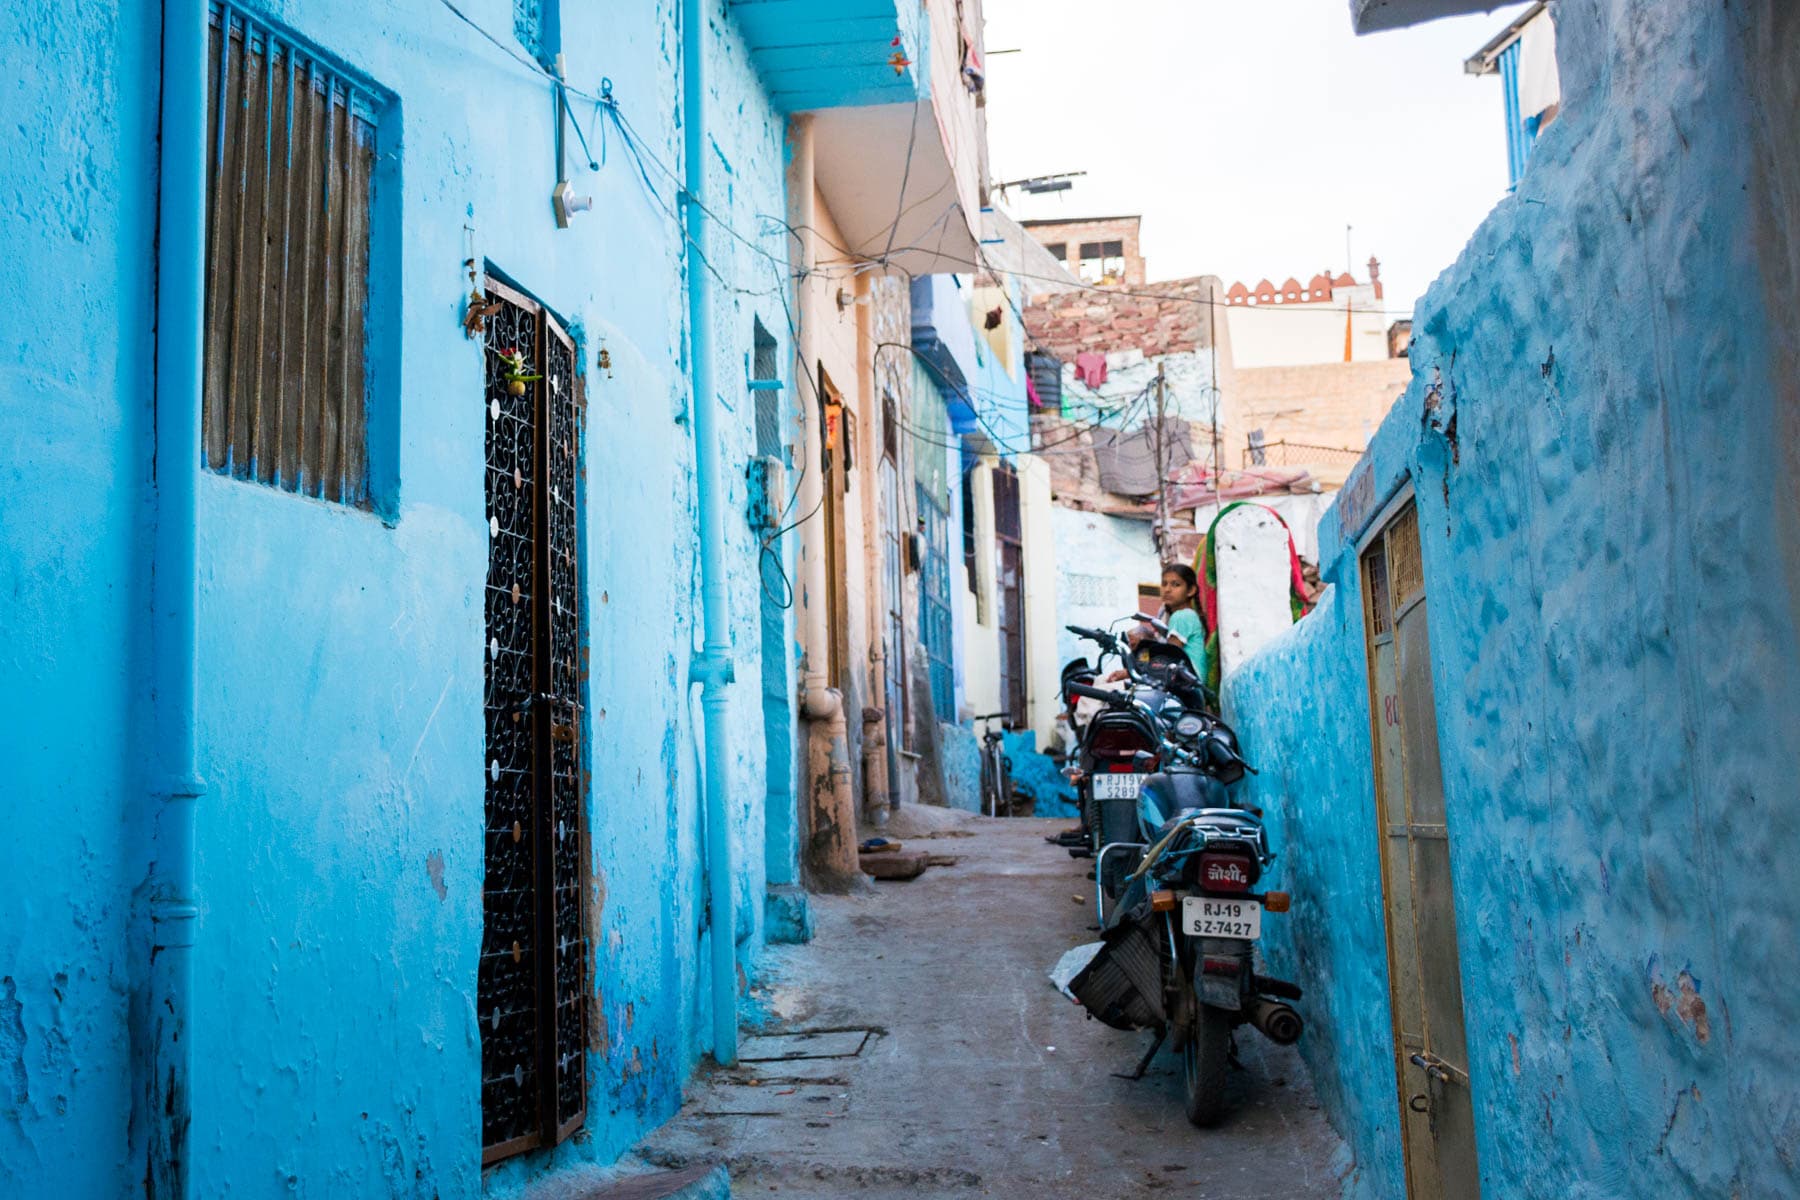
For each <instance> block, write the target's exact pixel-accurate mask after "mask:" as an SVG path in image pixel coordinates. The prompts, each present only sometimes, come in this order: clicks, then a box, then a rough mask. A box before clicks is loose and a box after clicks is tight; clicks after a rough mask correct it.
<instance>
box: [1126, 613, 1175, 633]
mask: <svg viewBox="0 0 1800 1200" xmlns="http://www.w3.org/2000/svg"><path fill="white" fill-rule="evenodd" d="M1134 615H1135V616H1136V618H1137V619H1138V620H1140V621H1142V622H1143V623H1144V624H1146V625H1148V626H1149V627H1150V628H1152V629H1154V630H1156V632H1158V633H1167V632H1169V627H1168V626H1167V625H1164V624H1163V623H1162V622H1161V621H1159V620H1157V619H1156V618H1155V617H1153V616H1151V615H1150V614H1149V613H1142V612H1141V613H1136V614H1134Z"/></svg>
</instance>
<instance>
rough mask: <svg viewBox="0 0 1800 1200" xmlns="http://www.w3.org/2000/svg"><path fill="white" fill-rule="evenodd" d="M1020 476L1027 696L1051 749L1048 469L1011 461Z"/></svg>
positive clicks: (1055, 628)
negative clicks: (1023, 552)
mask: <svg viewBox="0 0 1800 1200" xmlns="http://www.w3.org/2000/svg"><path fill="white" fill-rule="evenodd" d="M1013 464H1014V466H1016V467H1017V468H1018V472H1019V517H1020V528H1021V533H1022V535H1023V542H1024V548H1025V580H1024V592H1025V679H1026V683H1025V697H1026V708H1027V712H1028V713H1029V718H1028V719H1029V720H1030V721H1031V727H1032V729H1033V730H1035V731H1036V732H1037V735H1038V747H1039V748H1040V749H1042V748H1043V747H1045V746H1048V745H1050V744H1051V741H1052V739H1053V738H1054V737H1055V734H1056V714H1057V712H1058V711H1059V710H1060V709H1061V707H1062V699H1061V695H1060V692H1061V675H1062V664H1063V660H1062V659H1060V658H1058V657H1057V645H1058V638H1057V633H1058V632H1059V631H1060V630H1061V628H1062V627H1061V626H1060V625H1058V624H1057V622H1056V609H1057V605H1056V585H1057V569H1056V561H1057V554H1056V529H1055V523H1054V522H1055V514H1056V513H1057V512H1058V511H1059V510H1058V509H1057V508H1056V506H1055V505H1054V504H1052V503H1051V502H1050V464H1049V463H1047V462H1045V461H1044V460H1043V459H1041V458H1037V457H1035V456H1034V455H1029V454H1021V455H1018V456H1016V457H1015V458H1014V459H1013Z"/></svg>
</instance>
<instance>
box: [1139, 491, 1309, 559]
mask: <svg viewBox="0 0 1800 1200" xmlns="http://www.w3.org/2000/svg"><path fill="white" fill-rule="evenodd" d="M1336 499H1337V489H1336V488H1332V489H1331V490H1330V491H1320V492H1308V493H1306V494H1304V495H1298V496H1295V495H1281V496H1257V497H1255V498H1254V499H1253V501H1252V503H1255V504H1261V505H1265V506H1267V507H1269V508H1272V509H1274V510H1275V511H1276V512H1278V513H1280V514H1281V519H1282V520H1284V521H1286V522H1287V524H1288V529H1289V530H1290V531H1291V532H1292V533H1293V535H1294V549H1295V551H1296V552H1298V553H1299V555H1300V557H1301V558H1304V559H1305V560H1306V561H1307V562H1309V563H1315V564H1316V563H1317V562H1318V561H1319V520H1320V518H1322V517H1323V516H1324V515H1325V510H1326V509H1328V508H1330V507H1331V504H1332V501H1334V500H1336ZM1235 503H1237V501H1235V500H1226V501H1224V502H1223V503H1221V504H1216V505H1215V504H1203V505H1201V506H1200V507H1199V508H1196V509H1194V510H1193V516H1194V527H1195V528H1196V529H1198V530H1200V532H1202V533H1205V532H1206V530H1207V529H1209V528H1210V527H1211V526H1212V523H1213V518H1214V517H1217V516H1218V515H1219V512H1220V510H1222V509H1224V508H1227V507H1229V506H1230V505H1232V504H1235ZM1145 528H1146V529H1147V528H1149V527H1148V526H1145Z"/></svg>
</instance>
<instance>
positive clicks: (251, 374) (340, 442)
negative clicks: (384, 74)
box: [202, 4, 383, 507]
mask: <svg viewBox="0 0 1800 1200" xmlns="http://www.w3.org/2000/svg"><path fill="white" fill-rule="evenodd" d="M211 48H212V54H211V60H210V61H211V63H212V70H211V75H210V79H209V81H208V90H209V97H210V103H209V105H208V123H207V129H208V137H209V145H210V147H211V154H210V156H209V158H208V170H207V250H206V280H207V284H206V293H207V295H206V383H205V390H204V399H203V401H202V414H203V418H204V428H205V460H206V465H207V466H208V467H209V468H210V469H212V470H214V471H218V472H220V473H222V474H227V475H232V476H235V477H237V478H239V479H249V480H255V481H256V482H259V483H265V484H269V485H270V486H273V487H278V488H281V489H282V490H283V491H289V492H298V493H301V494H304V495H308V496H315V497H319V498H321V499H326V500H334V501H337V502H339V503H342V504H351V505H357V506H361V507H366V506H367V505H368V503H369V463H368V419H367V403H366V399H367V398H366V379H365V364H364V357H365V343H366V327H367V310H368V299H369V216H370V209H371V205H372V196H373V174H374V165H375V135H376V125H377V121H378V114H379V110H380V108H381V106H382V104H383V100H382V98H381V97H380V96H379V95H378V94H377V92H376V91H375V90H374V89H373V88H372V87H371V86H370V85H368V84H366V83H363V82H361V81H358V80H355V79H352V78H350V77H349V76H348V75H346V74H345V73H344V72H342V71H340V70H338V69H336V68H334V67H332V66H330V65H329V64H328V63H326V62H324V61H322V59H321V57H320V56H319V55H318V54H317V53H316V52H314V51H313V50H311V49H310V48H308V47H307V46H305V45H304V44H302V43H299V42H297V41H295V40H294V39H293V38H291V37H289V36H288V35H287V34H286V33H284V32H282V31H280V30H278V29H276V28H275V27H273V26H269V25H266V24H263V23H261V22H259V21H257V20H255V19H253V18H251V17H249V16H247V15H246V14H244V13H243V12H241V11H240V10H238V9H237V8H235V7H234V6H232V5H230V4H215V5H214V6H213V8H212V34H211Z"/></svg>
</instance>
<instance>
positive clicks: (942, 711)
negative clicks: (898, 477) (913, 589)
mask: <svg viewBox="0 0 1800 1200" xmlns="http://www.w3.org/2000/svg"><path fill="white" fill-rule="evenodd" d="M914 488H915V490H916V492H917V494H918V502H919V523H920V525H921V526H922V527H923V529H922V533H923V537H922V539H921V540H922V541H923V542H924V543H925V553H924V554H923V555H922V556H921V560H920V563H919V640H920V641H921V642H923V643H924V646H925V657H926V660H927V662H928V663H929V666H930V675H931V703H932V706H933V707H934V708H936V709H937V715H938V717H939V719H950V718H954V717H955V715H956V668H955V665H954V660H953V659H952V657H951V655H952V653H953V650H952V634H951V615H950V514H949V513H947V512H945V511H944V508H943V505H942V503H941V501H940V500H939V499H938V497H937V496H936V495H935V494H934V493H933V492H932V491H931V489H930V488H928V487H926V486H925V485H924V484H922V483H918V484H914Z"/></svg>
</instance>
